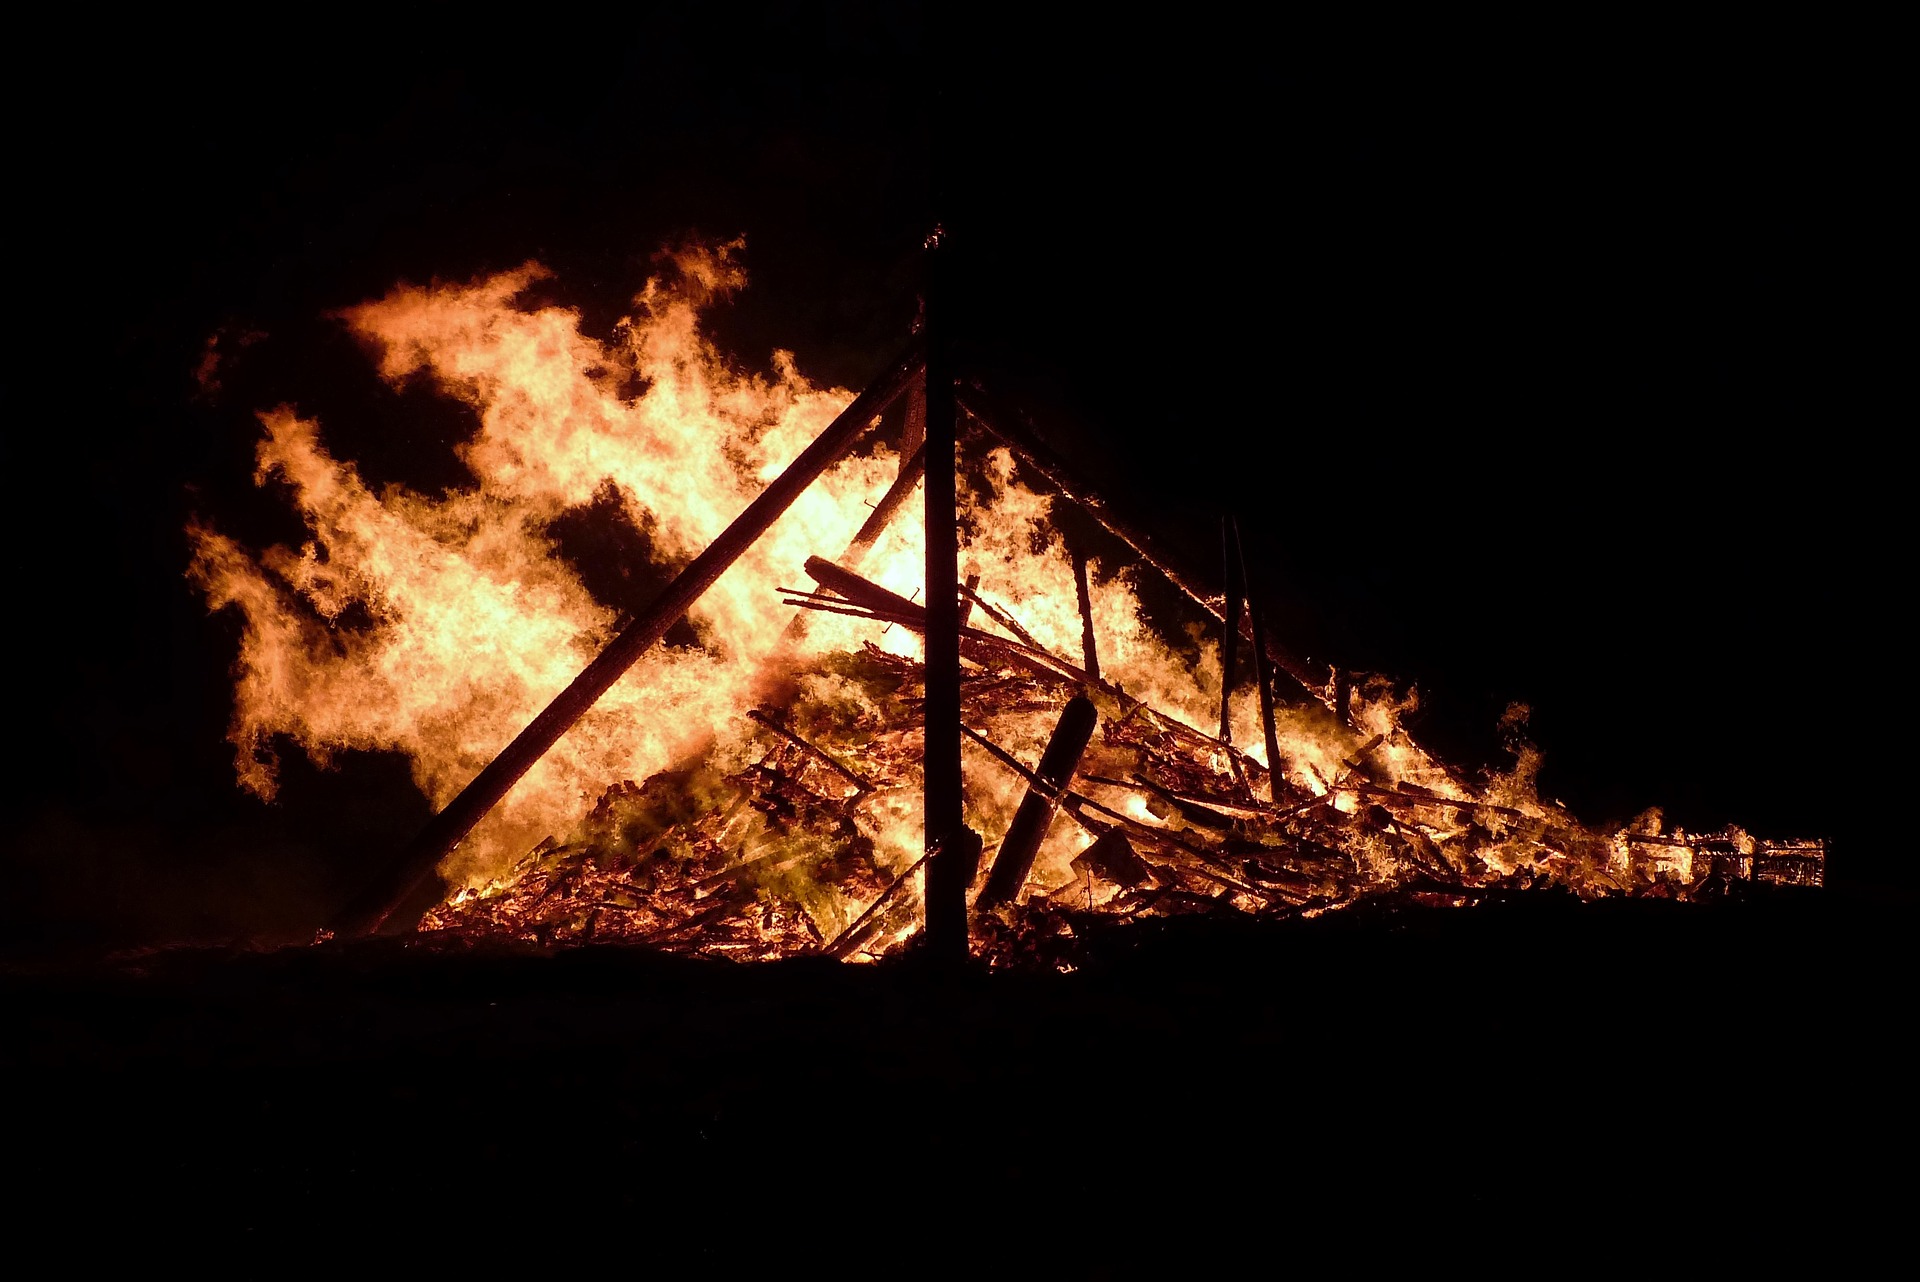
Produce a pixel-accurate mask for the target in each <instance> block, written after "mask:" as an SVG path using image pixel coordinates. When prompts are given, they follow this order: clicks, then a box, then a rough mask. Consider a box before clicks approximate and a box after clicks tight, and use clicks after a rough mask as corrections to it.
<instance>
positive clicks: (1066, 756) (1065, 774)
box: [977, 695, 1100, 908]
mask: <svg viewBox="0 0 1920 1282" xmlns="http://www.w3.org/2000/svg"><path fill="white" fill-rule="evenodd" d="M1099 720H1100V714H1099V713H1098V712H1097V711H1096V710H1095V708H1094V706H1093V700H1091V699H1089V698H1087V697H1086V696H1085V695H1075V696H1074V697H1073V698H1072V699H1070V700H1068V701H1067V706H1066V707H1065V708H1064V709H1062V710H1061V713H1060V721H1059V723H1058V724H1057V725H1055V727H1054V730H1053V737H1052V738H1051V739H1049V740H1048V741H1047V748H1046V751H1045V752H1043V753H1042V754H1041V755H1040V764H1039V765H1038V766H1037V767H1036V768H1035V770H1034V773H1035V774H1037V775H1039V776H1040V778H1041V779H1042V780H1044V781H1045V783H1046V787H1045V788H1044V789H1042V788H1039V787H1035V786H1029V787H1028V789H1027V795H1026V796H1025V797H1023V798H1021V800H1020V809H1018V810H1017V811H1015V812H1014V815H1013V822H1012V823H1011V824H1009V825H1008V827H1007V835H1006V836H1005V837H1004V838H1002V839H1001V841H1000V850H999V853H998V854H996V855H995V856H994V859H993V870H992V871H991V872H989V873H988V874H987V884H986V886H985V887H984V888H983V889H982V890H981V891H980V898H979V900H978V902H977V906H978V907H980V908H994V907H998V906H999V905H1001V904H1005V903H1010V902H1012V901H1013V899H1014V898H1015V897H1016V896H1018V895H1019V893H1020V890H1021V888H1022V887H1023V886H1025V885H1026V884H1027V874H1028V873H1030V872H1032V871H1033V857H1034V855H1035V854H1036V853H1038V852H1039V849H1040V843H1041V842H1042V841H1044V840H1045V839H1046V835H1047V829H1048V827H1050V826H1051V825H1052V823H1053V812H1054V809H1055V807H1056V806H1058V805H1059V796H1060V794H1061V793H1062V792H1064V791H1066V789H1067V786H1068V785H1069V784H1071V783H1072V782H1073V772H1074V771H1075V770H1077V769H1079V766H1080V757H1081V754H1083V753H1085V752H1086V750H1087V741H1088V740H1089V739H1091V738H1093V728H1094V726H1095V725H1096V724H1098V723H1099Z"/></svg>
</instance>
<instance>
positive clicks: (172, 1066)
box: [4, 892, 1914, 1274]
mask: <svg viewBox="0 0 1920 1282" xmlns="http://www.w3.org/2000/svg"><path fill="white" fill-rule="evenodd" d="M1898 925H1899V923H1898V919H1897V916H1896V913H1895V911H1894V910H1892V909H1889V908H1886V907H1884V906H1876V905H1872V904H1868V903H1865V902H1857V901H1852V900H1849V899H1847V898H1845V897H1841V896H1835V895H1833V894H1831V893H1827V894H1820V893H1804V892H1803V893H1791V894H1788V893H1782V894H1776V895H1769V896H1763V897H1760V898H1747V899H1744V900H1740V901H1731V902H1723V903H1716V904H1705V905H1683V904H1671V903H1663V902H1652V903H1649V902H1625V901H1621V902H1613V903H1602V904H1582V903H1580V902H1578V901H1575V900H1572V899H1571V898H1562V897H1559V896H1552V895H1522V896H1519V897H1517V898H1515V899H1512V900H1508V901H1501V902H1495V903H1490V904H1487V905H1483V906H1481V907H1478V908H1472V909H1444V910H1443V909H1420V908H1399V909H1386V908H1381V909H1378V910H1364V909H1363V910H1356V911H1354V912H1351V913H1347V914H1342V915H1336V916H1334V917H1331V918H1324V919H1321V920H1318V921H1313V922H1294V923H1289V924H1280V925H1260V924H1257V923H1252V922H1239V923H1236V922H1232V921H1227V922H1222V921H1219V920H1205V921H1202V920H1198V919H1192V920H1190V921H1186V922H1182V921H1177V920H1176V921H1166V922H1162V923H1158V924H1156V925H1155V926H1153V927H1152V928H1150V929H1146V928H1132V929H1120V930H1116V931H1115V932H1114V933H1112V934H1111V935H1106V936H1102V937H1099V938H1095V939H1089V940H1088V941H1086V954H1085V957H1086V964H1085V966H1084V967H1083V968H1082V969H1081V970H1080V971H1079V972H1077V973H1074V974H1067V975H1059V974H1029V975H1020V974H1006V973H998V974H990V975H989V974H982V973H968V974H961V975H944V976H943V975H937V974H932V973H928V972H926V971H925V970H923V969H922V968H920V967H919V966H917V965H916V964H914V963H912V962H911V961H904V962H897V963H890V964H886V965H881V966H869V967H862V966H844V965H835V964H831V963H825V962H816V961H811V960H806V959H802V960H798V961H794V962H786V963H775V964H768V965H758V966H735V965H730V964H717V963H704V962H695V961H689V960H686V959H675V958H667V957H662V956H659V955H655V954H649V953H646V952H643V951H638V950H632V949H617V948H595V947H589V948H582V949H575V950H571V951H563V952H557V953H552V954H544V955H543V954H538V953H512V952H501V951H493V950H488V951H476V950H474V949H471V948H467V949H460V948H441V947H429V946H426V945H424V944H421V943H418V942H408V941H397V940H377V941H370V942H367V943H360V944H351V945H346V944H327V945H323V946H319V947H313V948H295V949H286V950H281V951H275V952H269V953H240V954H236V953H227V952H205V951H199V952H162V953H150V954H145V955H142V956H137V957H123V958H119V959H115V960H111V961H97V962H93V963H88V964H78V963H67V964H63V965H60V966H57V967H56V966H48V965H42V966H40V967H38V968H24V967H20V966H15V967H14V968H12V969H11V970H10V971H8V972H7V973H6V975H5V976H4V987H5V990H6V1002H5V1008H6V1009H7V1010H8V1012H9V1022H10V1025H11V1033H12V1036H10V1037H9V1038H8V1039H7V1046H8V1049H7V1050H6V1052H5V1058H4V1064H5V1076H6V1079H7V1081H8V1083H9V1090H8V1096H9V1098H10V1099H12V1100H13V1101H14V1104H15V1115H14V1118H13V1122H12V1128H11V1129H12V1136H11V1141H12V1142H11V1143H10V1145H9V1147H10V1149H11V1150H12V1163H11V1165H12V1166H13V1169H14V1171H15V1173H16V1178H17V1179H20V1180H22V1182H23V1183H24V1184H25V1185H26V1186H27V1187H28V1189H29V1191H28V1192H27V1194H26V1196H25V1198H24V1200H22V1199H21V1198H20V1197H18V1196H16V1198H15V1199H14V1200H13V1202H12V1209H13V1210H14V1211H15V1213H16V1214H18V1215H19V1216H20V1220H19V1229H20V1230H24V1231H25V1232H26V1233H27V1235H28V1236H29V1237H34V1236H38V1235H40V1234H47V1235H48V1237H49V1240H54V1239H58V1238H59V1237H60V1236H61V1234H62V1233H64V1232H66V1231H69V1230H78V1231H80V1232H81V1233H83V1234H84V1237H82V1238H68V1239H66V1240H68V1241H69V1242H75V1241H84V1242H85V1243H88V1244H89V1246H90V1248H91V1247H92V1246H98V1247H101V1248H103V1249H104V1248H106V1247H111V1246H122V1247H129V1246H130V1247H133V1248H135V1249H139V1250H141V1251H143V1252H144V1251H159V1252H161V1253H163V1254H164V1253H166V1252H167V1251H169V1250H171V1249H173V1248H187V1249H190V1250H191V1251H193V1252H194V1253H195V1254H196V1256H199V1255H200V1253H202V1252H205V1251H217V1252H221V1253H238V1255H239V1256H240V1257H241V1258H243V1259H244V1258H251V1260H252V1262H253V1264H254V1265H256V1266H263V1265H268V1264H272V1263H274V1262H275V1261H283V1260H284V1259H285V1257H284V1255H282V1254H280V1252H282V1251H284V1249H285V1244H286V1243H289V1242H292V1243H296V1244H304V1245H303V1249H305V1250H307V1251H309V1252H315V1253H317V1255H316V1256H315V1257H314V1258H316V1259H319V1258H327V1257H329V1256H331V1255H333V1254H334V1253H335V1252H340V1253H343V1254H342V1256H341V1259H342V1260H343V1261H345V1260H355V1261H360V1262H364V1261H366V1260H367V1259H369V1258H371V1257H370V1256H369V1255H368V1254H367V1252H368V1250H369V1249H373V1248H378V1249H382V1250H384V1249H385V1248H386V1247H387V1246H388V1245H389V1244H391V1245H396V1246H406V1247H410V1248H412V1249H414V1250H426V1251H429V1252H439V1251H443V1250H445V1251H452V1252H464V1251H469V1250H473V1249H480V1250H482V1251H485V1252H487V1253H490V1254H491V1253H494V1252H506V1251H511V1250H518V1249H527V1250H532V1251H535V1252H537V1253H540V1254H542V1255H545V1256H548V1257H550V1261H551V1262H555V1263H557V1262H558V1261H559V1260H560V1259H563V1258H578V1257H580V1256H581V1255H582V1254H583V1253H584V1255H585V1256H588V1257H591V1258H595V1259H598V1258H603V1257H605V1258H610V1259H622V1258H624V1259H626V1260H627V1261H628V1262H629V1263H635V1264H639V1263H645V1262H657V1261H658V1260H660V1259H662V1258H667V1257H691V1258H693V1259H695V1260H696V1261H702V1260H703V1261H705V1262H707V1263H708V1264H711V1265H715V1266H719V1267H729V1266H731V1267H747V1266H748V1263H749V1262H752V1261H761V1262H765V1263H777V1264H779V1265H780V1266H781V1267H789V1266H793V1265H810V1266H811V1267H812V1268H814V1269H826V1268H831V1269H834V1270H835V1271H845V1272H847V1273H854V1272H863V1273H864V1272H876V1271H880V1270H881V1269H885V1270H887V1271H894V1270H896V1269H898V1268H899V1267H902V1264H901V1258H900V1257H897V1256H893V1255H891V1254H883V1253H879V1251H880V1248H878V1247H877V1246H876V1245H875V1244H876V1243H878V1242H881V1241H883V1240H885V1241H891V1240H893V1239H895V1238H896V1237H900V1236H901V1235H904V1236H905V1238H906V1239H907V1240H909V1241H912V1240H915V1239H916V1238H917V1240H918V1241H919V1243H920V1247H919V1248H918V1249H920V1250H925V1249H926V1246H927V1243H928V1242H929V1241H935V1242H945V1243H947V1246H946V1247H943V1248H941V1249H940V1250H939V1251H938V1252H937V1256H938V1258H940V1259H947V1258H948V1257H949V1256H953V1259H954V1260H955V1261H957V1260H958V1259H960V1258H961V1257H960V1256H955V1255H954V1252H956V1251H958V1252H963V1253H964V1258H965V1259H968V1260H979V1261H985V1260H989V1259H992V1258H994V1257H996V1256H1000V1255H1002V1254H1003V1253H1004V1254H1006V1255H1007V1256H1008V1258H1009V1259H1010V1260H1011V1261H1018V1262H1026V1263H1034V1262H1037V1261H1038V1260H1040V1259H1042V1258H1053V1257H1056V1256H1057V1257H1058V1258H1059V1263H1060V1264H1061V1265H1062V1266H1064V1267H1065V1270H1066V1271H1067V1272H1069V1273H1076V1274H1078V1273H1094V1274H1107V1273H1113V1272H1126V1271H1129V1269H1130V1268H1133V1267H1138V1266H1139V1265H1141V1264H1142V1262H1143V1261H1146V1260H1148V1259H1153V1258H1158V1257H1159V1256H1161V1255H1171V1256H1173V1257H1177V1258H1185V1259H1187V1260H1188V1261H1189V1262H1194V1261H1197V1260H1198V1259H1199V1258H1201V1257H1202V1256H1205V1257H1208V1258H1213V1259H1220V1260H1227V1259H1233V1258H1242V1257H1243V1258H1245V1259H1248V1260H1251V1261H1255V1262H1258V1261H1262V1260H1264V1261H1268V1262H1271V1261H1274V1260H1277V1259H1282V1258H1284V1259H1288V1260H1295V1261H1303V1260H1307V1259H1315V1258H1323V1257H1325V1256H1327V1255H1337V1256H1341V1257H1345V1258H1348V1259H1349V1260H1355V1257H1356V1255H1357V1256H1358V1257H1359V1258H1363V1259H1367V1260H1374V1259H1377V1258H1378V1257H1379V1256H1380V1254H1381V1253H1382V1252H1393V1253H1398V1252H1402V1251H1410V1252H1415V1253H1418V1254H1421V1255H1426V1256H1429V1257H1430V1258H1433V1259H1439V1258H1442V1257H1444V1256H1449V1255H1455V1254H1458V1253H1466V1254H1470V1255H1472V1256H1474V1257H1475V1258H1477V1259H1482V1260H1486V1261H1488V1262H1492V1261H1496V1260H1499V1259H1501V1258H1503V1257H1504V1258H1508V1259H1509V1260H1510V1261H1511V1262H1514V1263H1521V1264H1525V1263H1527V1262H1528V1261H1529V1260H1531V1259H1534V1257H1533V1256H1532V1255H1531V1254H1530V1253H1531V1252H1534V1251H1536V1250H1539V1249H1542V1248H1544V1249H1548V1250H1555V1251H1563V1252H1564V1251H1569V1250H1578V1251H1579V1252H1580V1253H1581V1254H1582V1256H1583V1257H1584V1256H1585V1255H1586V1254H1587V1253H1588V1252H1590V1251H1592V1250H1604V1249H1608V1248H1610V1247H1614V1248H1617V1247H1620V1246H1622V1245H1626V1246H1630V1247H1631V1248H1632V1249H1633V1250H1635V1251H1639V1250H1640V1249H1642V1248H1643V1247H1646V1248H1658V1250H1659V1251H1660V1252H1662V1253H1665V1252H1669V1251H1672V1250H1678V1251H1681V1252H1683V1253H1685V1254H1686V1255H1688V1256H1691V1255H1693V1254H1694V1253H1695V1252H1706V1253H1708V1254H1710V1255H1711V1256H1712V1257H1713V1258H1715V1259H1720V1260H1727V1259H1731V1258H1735V1257H1736V1256H1747V1257H1755V1258H1757V1257H1759V1256H1761V1255H1774V1254H1777V1253H1778V1252H1780V1251H1784V1250H1786V1249H1788V1248H1790V1247H1791V1248H1795V1249H1798V1248H1805V1247H1812V1248H1817V1249H1818V1250H1819V1251H1820V1252H1821V1253H1822V1255H1823V1256H1824V1257H1825V1258H1826V1259H1827V1260H1828V1261H1829V1262H1831V1263H1835V1264H1841V1261H1842V1259H1843V1258H1844V1257H1845V1256H1846V1255H1847V1254H1848V1253H1850V1252H1856V1251H1860V1250H1863V1249H1866V1248H1868V1247H1870V1246H1872V1245H1873V1244H1874V1243H1876V1242H1880V1241H1890V1240H1891V1236H1890V1235H1891V1234H1892V1233H1893V1232H1894V1231H1895V1229H1896V1227H1897V1225H1898V1223H1899V1222H1900V1218H1901V1217H1903V1216H1904V1215H1905V1214H1906V1211H1907V1209H1908V1208H1909V1207H1910V1204H1911V1197H1912V1192H1913V1186H1912V1179H1911V1175H1910V1173H1907V1172H1906V1171H1905V1169H1904V1168H1903V1166H1902V1165H1901V1162H1902V1161H1904V1158H1903V1157H1902V1155H1904V1154H1906V1153H1907V1152H1909V1151H1910V1147H1911V1142H1912V1138H1913V1135H1914V1107H1913V1102H1912V1094H1911V1086H1910V1082H1909V1081H1908V1080H1907V1076H1908V1075H1907V1073H1906V1072H1905V1070H1904V1067H1903V1066H1904V1065H1905V1063H1906V1062H1907V1056H1906V1052H1905V1051H1904V1049H1903V1045H1904V1037H1905V1029H1904V1027H1903V1026H1904V1025H1905V1024H1906V1022H1907V1017H1903V1016H1901V1015H1900V1014H1899V1011H1900V1010H1901V1009H1903V1008H1905V996H1904V995H1905V994H1906V993H1907V992H1909V991H1910V987H1911V985H1910V978H1911V964H1910V962H1909V961H1908V960H1907V958H1906V957H1905V956H1904V955H1903V954H1902V950H1901V949H1900V947H1899V944H1898V941H1899V939H1900V938H1901V932H1900V930H1899V929H1898ZM1889 1159H1899V1160H1892V1161H1890V1160H1889ZM1729 1252H1733V1253H1734V1254H1733V1255H1729V1254H1728V1253H1729ZM1562 1258H1564V1257H1562ZM1669 1258H1670V1257H1669ZM1356 1262H1357V1261H1356ZM756 1267H757V1266H756ZM955 1267H957V1265H956V1266H955ZM1842 1267H1844V1264H1842ZM934 1271H936V1272H941V1271H947V1269H946V1268H944V1267H939V1266H936V1267H935V1269H934Z"/></svg>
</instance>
